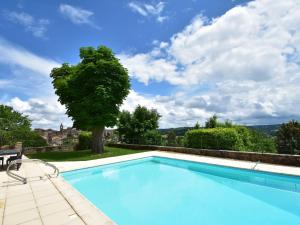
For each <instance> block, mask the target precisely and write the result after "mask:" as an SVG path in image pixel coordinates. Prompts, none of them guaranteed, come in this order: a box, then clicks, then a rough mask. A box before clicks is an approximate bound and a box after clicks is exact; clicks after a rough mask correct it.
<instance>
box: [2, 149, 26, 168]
mask: <svg viewBox="0 0 300 225" xmlns="http://www.w3.org/2000/svg"><path fill="white" fill-rule="evenodd" d="M16 149H21V151H20V153H18V154H17V155H15V156H11V157H9V158H8V159H7V160H6V165H7V166H8V165H9V164H10V163H11V162H12V161H14V160H17V159H22V156H23V153H24V148H23V147H22V143H17V144H16ZM21 164H22V163H17V170H19V169H20V167H21Z"/></svg>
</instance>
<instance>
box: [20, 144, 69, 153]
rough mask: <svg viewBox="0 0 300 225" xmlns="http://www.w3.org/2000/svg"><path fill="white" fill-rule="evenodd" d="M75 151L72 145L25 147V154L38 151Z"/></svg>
mask: <svg viewBox="0 0 300 225" xmlns="http://www.w3.org/2000/svg"><path fill="white" fill-rule="evenodd" d="M70 151H73V147H72V146H43V147H28V148H25V154H32V153H37V152H70Z"/></svg>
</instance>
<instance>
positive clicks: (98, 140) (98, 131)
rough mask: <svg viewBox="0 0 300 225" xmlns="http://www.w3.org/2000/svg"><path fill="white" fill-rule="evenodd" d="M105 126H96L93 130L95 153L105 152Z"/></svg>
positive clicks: (93, 149)
mask: <svg viewBox="0 0 300 225" xmlns="http://www.w3.org/2000/svg"><path fill="white" fill-rule="evenodd" d="M104 130H105V128H104V127H99V128H95V129H94V130H93V131H92V136H93V141H92V151H93V152H94V153H99V154H101V153H103V152H104V144H103V134H104Z"/></svg>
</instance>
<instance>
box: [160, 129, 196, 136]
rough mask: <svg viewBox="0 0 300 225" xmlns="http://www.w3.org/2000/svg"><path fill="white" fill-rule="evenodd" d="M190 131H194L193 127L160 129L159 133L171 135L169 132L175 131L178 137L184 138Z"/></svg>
mask: <svg viewBox="0 0 300 225" xmlns="http://www.w3.org/2000/svg"><path fill="white" fill-rule="evenodd" d="M189 129H192V127H177V128H166V129H158V132H160V133H161V134H162V135H165V134H167V133H169V131H171V130H174V131H175V133H176V136H184V134H185V132H187V131H188V130H189Z"/></svg>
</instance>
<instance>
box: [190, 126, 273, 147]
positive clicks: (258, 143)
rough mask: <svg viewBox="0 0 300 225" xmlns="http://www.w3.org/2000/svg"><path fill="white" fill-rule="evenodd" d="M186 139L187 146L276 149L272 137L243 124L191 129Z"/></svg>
mask: <svg viewBox="0 0 300 225" xmlns="http://www.w3.org/2000/svg"><path fill="white" fill-rule="evenodd" d="M185 141H186V142H185V145H186V146H187V147H193V148H206V149H224V150H238V151H256V152H275V151H276V148H275V143H274V140H273V139H272V138H270V137H268V136H266V135H264V134H261V133H258V132H255V131H251V130H249V129H248V128H246V127H242V126H234V127H230V128H223V127H217V128H208V129H200V130H190V131H188V132H187V133H186V135H185Z"/></svg>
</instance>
